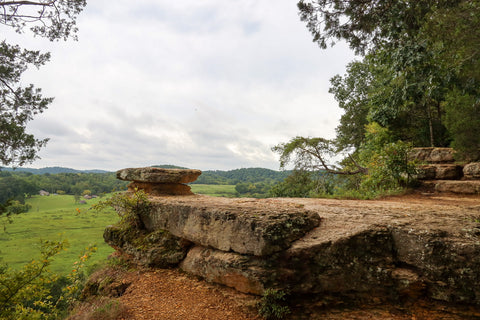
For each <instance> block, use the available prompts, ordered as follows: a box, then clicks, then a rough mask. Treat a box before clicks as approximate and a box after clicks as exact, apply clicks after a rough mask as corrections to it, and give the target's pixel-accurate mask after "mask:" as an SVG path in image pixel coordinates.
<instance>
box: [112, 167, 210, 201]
mask: <svg viewBox="0 0 480 320" xmlns="http://www.w3.org/2000/svg"><path fill="white" fill-rule="evenodd" d="M201 174H202V171H200V170H193V169H163V168H154V167H145V168H127V169H122V170H119V171H117V178H118V179H120V180H125V181H132V183H130V184H129V185H128V189H129V191H134V190H144V191H145V192H146V193H147V194H150V195H192V194H193V193H192V192H191V190H190V189H191V188H190V186H188V185H186V184H185V183H190V182H194V181H195V180H197V178H198V176H200V175H201Z"/></svg>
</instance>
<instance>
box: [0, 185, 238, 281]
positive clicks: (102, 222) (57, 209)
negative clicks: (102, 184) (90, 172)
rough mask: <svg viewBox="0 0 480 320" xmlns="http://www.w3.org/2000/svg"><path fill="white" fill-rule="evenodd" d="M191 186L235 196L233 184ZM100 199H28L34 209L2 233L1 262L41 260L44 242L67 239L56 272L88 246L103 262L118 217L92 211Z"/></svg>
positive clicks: (202, 191)
mask: <svg viewBox="0 0 480 320" xmlns="http://www.w3.org/2000/svg"><path fill="white" fill-rule="evenodd" d="M191 187H192V191H193V192H194V193H198V194H205V195H209V196H216V197H235V196H236V191H235V186H234V185H206V184H193V185H191ZM100 200H101V199H98V198H97V199H91V200H87V203H86V204H78V203H75V201H74V197H73V196H72V195H50V196H43V197H42V196H33V197H32V198H30V199H27V201H26V203H28V204H30V205H31V206H32V208H31V209H30V211H29V212H27V213H22V214H19V215H16V216H14V217H13V223H12V224H6V230H5V231H3V230H0V263H7V264H8V265H9V266H10V267H12V268H15V269H16V268H20V267H22V266H23V265H25V264H26V263H28V262H30V261H31V260H32V259H37V258H38V257H39V254H40V241H41V240H57V241H60V240H63V239H67V241H68V242H69V248H68V250H66V251H64V252H61V253H60V254H58V255H57V256H56V257H55V258H54V261H53V263H52V266H51V269H52V271H53V272H55V273H58V274H67V273H68V272H70V270H71V268H72V265H73V263H74V262H75V261H76V260H78V257H79V255H80V253H81V252H82V251H83V250H84V249H85V247H87V246H89V245H96V246H97V247H98V251H97V252H96V253H95V254H94V255H93V256H92V258H91V259H90V261H89V264H91V265H93V264H95V263H97V262H101V261H104V260H105V259H106V258H107V257H108V255H109V254H111V253H112V252H113V249H112V248H111V247H110V246H108V245H107V244H106V243H105V242H104V241H103V230H104V229H105V227H106V226H107V225H110V224H114V223H115V222H117V221H118V219H119V218H118V216H117V214H116V213H115V212H114V211H113V210H109V211H104V212H96V211H93V210H91V209H90V207H91V206H92V205H93V204H95V203H97V202H98V201H100ZM77 209H78V210H77ZM2 222H5V221H2ZM1 227H3V225H2V226H1Z"/></svg>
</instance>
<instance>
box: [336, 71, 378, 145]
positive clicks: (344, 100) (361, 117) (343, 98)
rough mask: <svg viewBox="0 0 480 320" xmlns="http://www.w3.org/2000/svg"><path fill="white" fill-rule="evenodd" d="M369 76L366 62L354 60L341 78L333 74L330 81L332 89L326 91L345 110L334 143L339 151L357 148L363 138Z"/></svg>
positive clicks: (367, 103)
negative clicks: (331, 94)
mask: <svg viewBox="0 0 480 320" xmlns="http://www.w3.org/2000/svg"><path fill="white" fill-rule="evenodd" d="M372 77H373V74H372V71H371V65H370V64H369V63H368V62H366V61H353V62H351V63H349V64H348V66H347V73H346V74H345V75H344V76H343V77H342V76H340V75H336V76H334V77H333V78H332V79H330V83H331V85H332V86H331V87H330V90H329V92H330V93H333V94H334V96H335V100H337V101H338V106H339V107H340V108H342V109H343V110H344V114H343V115H342V117H341V118H340V125H339V126H338V127H337V128H336V132H337V137H336V141H337V146H338V147H339V148H340V149H348V148H349V147H353V148H355V149H357V148H358V147H359V146H360V144H361V143H362V141H363V139H364V136H365V125H366V124H367V123H368V120H367V116H368V113H369V110H370V104H369V101H370V100H369V91H370V90H371V89H370V88H371V83H372Z"/></svg>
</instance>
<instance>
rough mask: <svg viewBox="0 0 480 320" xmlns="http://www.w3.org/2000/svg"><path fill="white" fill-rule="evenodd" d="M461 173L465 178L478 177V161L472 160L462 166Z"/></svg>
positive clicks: (479, 171) (479, 168)
mask: <svg viewBox="0 0 480 320" xmlns="http://www.w3.org/2000/svg"><path fill="white" fill-rule="evenodd" d="M463 175H464V177H465V178H466V179H480V162H472V163H469V164H466V165H465V166H464V167H463Z"/></svg>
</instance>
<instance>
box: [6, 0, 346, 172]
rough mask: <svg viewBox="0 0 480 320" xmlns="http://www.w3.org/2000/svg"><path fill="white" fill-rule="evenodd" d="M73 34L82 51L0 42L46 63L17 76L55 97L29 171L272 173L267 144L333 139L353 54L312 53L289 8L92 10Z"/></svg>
mask: <svg viewBox="0 0 480 320" xmlns="http://www.w3.org/2000/svg"><path fill="white" fill-rule="evenodd" d="M78 26H79V29H80V33H79V41H78V42H72V41H69V42H58V43H50V42H48V41H46V40H42V39H38V38H33V37H31V36H25V37H23V36H22V37H19V36H17V35H15V34H14V33H7V40H11V39H13V40H17V39H18V41H20V42H21V43H22V45H23V46H25V47H27V48H32V47H34V48H38V49H43V50H48V51H51V52H52V60H51V62H50V63H48V64H47V65H45V66H44V67H42V68H41V69H40V70H38V71H37V70H29V71H28V73H27V75H26V77H25V80H26V81H28V82H33V83H35V84H36V85H37V86H39V87H41V88H43V90H44V92H45V95H46V96H55V101H54V103H53V104H52V105H51V106H50V108H49V109H48V110H47V111H46V112H45V113H44V114H42V115H40V116H38V117H37V118H36V119H35V120H34V121H33V122H32V123H31V125H30V128H31V131H32V132H33V133H35V134H36V135H38V137H39V138H41V137H50V138H51V141H50V142H49V144H48V145H47V147H46V148H45V149H44V150H42V151H41V154H40V155H41V157H42V159H41V160H38V161H37V162H35V163H34V164H33V166H35V167H41V166H51V165H61V166H67V167H75V168H79V169H82V168H100V169H108V170H117V169H120V168H123V167H137V166H145V165H152V164H164V163H169V164H177V165H183V166H188V167H192V168H199V169H233V168H239V167H259V166H261V167H268V168H272V169H276V168H278V162H277V160H276V156H275V155H274V154H273V153H272V152H271V150H270V148H271V147H272V146H273V145H275V144H277V143H280V142H285V141H287V140H288V139H289V138H291V137H293V136H296V135H306V136H324V137H329V138H331V137H333V136H334V128H335V127H336V126H337V122H338V119H339V117H340V109H339V108H338V107H337V106H336V103H335V101H334V100H333V97H332V96H331V95H330V94H328V87H329V79H330V78H331V77H332V76H334V75H335V74H336V73H343V72H344V67H345V65H346V63H347V62H348V61H350V60H351V59H352V58H353V55H352V54H351V53H350V51H349V50H348V49H346V48H345V47H344V46H338V47H335V48H333V49H329V50H324V51H322V50H320V49H319V48H317V47H316V45H315V44H313V43H312V42H311V37H310V35H309V33H308V31H307V29H306V28H305V26H304V24H303V23H302V22H300V21H299V18H298V15H297V9H296V6H295V2H291V1H289V0H281V1H276V2H274V3H272V2H271V1H267V0H257V1H251V0H242V1H240V0H232V1H219V0H204V1H193V0H185V1H176V2H172V1H153V0H139V1H136V2H135V3H134V4H133V5H132V2H131V1H128V2H127V1H126V0H119V1H116V3H115V5H111V3H110V2H107V1H104V0H103V1H102V0H98V1H95V2H93V1H90V2H89V3H88V4H87V8H86V10H85V12H83V13H82V14H81V16H80V18H79V21H78Z"/></svg>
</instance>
